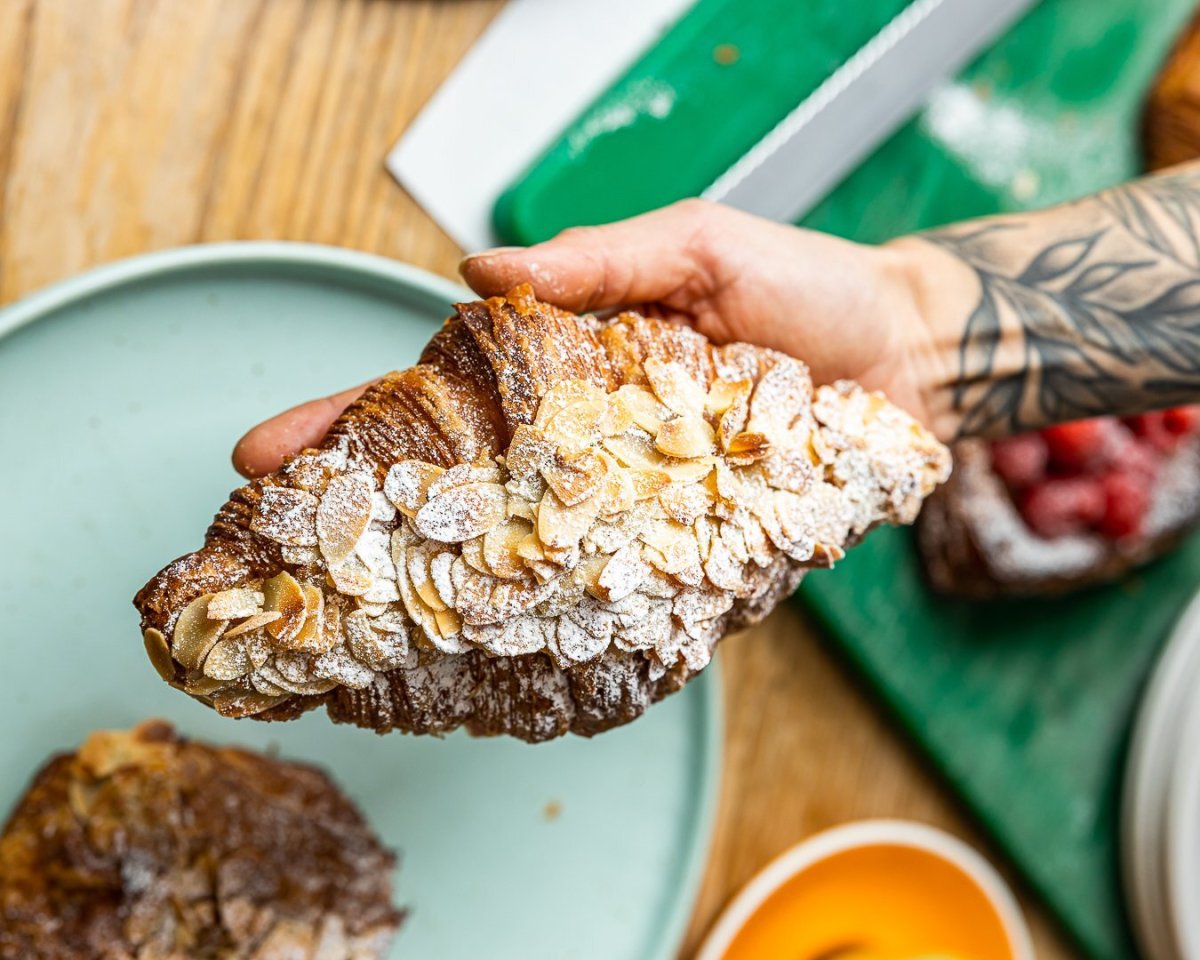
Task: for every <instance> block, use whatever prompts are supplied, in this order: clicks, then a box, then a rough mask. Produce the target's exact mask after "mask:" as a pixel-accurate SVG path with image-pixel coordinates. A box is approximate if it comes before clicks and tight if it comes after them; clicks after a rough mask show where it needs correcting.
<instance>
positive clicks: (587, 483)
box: [135, 287, 948, 741]
mask: <svg viewBox="0 0 1200 960" xmlns="http://www.w3.org/2000/svg"><path fill="white" fill-rule="evenodd" d="M457 309H458V313H457V315H456V316H455V317H453V318H451V319H450V320H449V321H447V324H446V325H445V327H443V329H442V330H441V331H440V332H439V333H438V334H437V335H436V336H435V337H434V339H433V340H432V342H431V343H430V344H429V346H428V347H427V348H426V349H425V351H424V352H423V354H422V358H421V363H420V364H418V365H417V366H416V367H413V368H410V369H408V370H405V371H402V372H399V373H395V374H391V375H389V376H388V377H385V378H384V379H383V380H382V381H380V382H379V383H378V384H377V385H376V386H374V387H372V388H371V389H370V390H368V391H367V392H366V393H365V394H364V395H363V396H362V398H360V399H359V400H358V401H356V402H355V403H354V404H353V405H352V406H351V407H350V408H349V409H348V410H347V411H346V412H345V413H344V414H343V416H342V417H341V418H340V419H339V420H338V422H337V423H336V424H335V425H334V427H333V428H332V430H331V431H330V433H329V436H328V437H327V438H326V440H325V441H324V443H323V444H322V447H321V449H320V450H310V451H305V452H303V453H301V454H300V455H298V456H296V457H294V458H292V459H291V460H289V461H288V462H287V463H286V464H285V465H284V467H283V468H282V469H281V470H280V471H279V472H277V473H276V474H273V475H271V476H269V477H267V478H264V479H263V480H260V481H255V482H254V483H252V484H250V485H249V486H247V487H244V488H242V489H241V490H238V491H235V493H234V494H233V496H232V498H231V500H230V502H229V503H228V504H226V506H225V507H224V508H223V509H222V511H221V512H220V514H219V515H218V518H217V520H216V522H214V524H213V525H212V527H211V528H210V529H209V532H208V536H207V538H206V544H205V546H204V547H203V548H202V549H201V550H200V551H198V552H197V553H195V554H191V555H189V556H187V557H183V558H181V559H180V560H177V561H176V562H175V563H173V564H171V565H170V566H168V567H167V568H166V569H165V570H164V571H162V572H161V573H160V574H159V575H158V576H156V577H155V578H154V579H153V580H151V582H150V583H149V584H147V585H146V587H145V588H143V590H142V591H141V592H140V593H139V594H138V596H137V598H136V599H135V604H136V606H137V607H138V609H139V611H140V612H141V614H142V626H143V630H144V631H146V643H147V649H148V650H149V651H150V652H151V655H152V659H154V660H155V662H156V663H157V664H159V668H160V670H161V672H163V673H164V675H165V676H166V677H167V679H169V680H170V681H171V682H173V683H175V684H176V685H178V686H181V687H182V688H184V689H185V690H187V692H189V693H191V694H193V695H194V696H197V697H199V698H201V699H203V700H205V702H209V703H211V704H212V705H213V706H215V707H216V708H217V709H218V710H219V711H221V712H222V713H224V714H226V715H229V716H247V715H254V716H257V717H259V718H260V719H290V718H292V717H294V716H297V715H299V714H300V713H302V712H303V711H305V710H308V709H312V708H313V707H316V706H321V705H324V706H326V707H327V709H328V711H329V713H330V716H331V717H332V718H333V719H334V720H336V721H339V722H350V723H355V724H358V725H360V726H365V727H370V728H372V729H375V730H377V731H380V732H384V731H388V730H403V731H409V732H419V733H435V734H440V733H445V732H448V731H450V730H453V729H455V728H457V727H459V726H466V727H467V728H468V729H469V730H471V731H472V732H474V733H478V734H497V733H508V734H512V735H515V736H518V737H521V738H522V739H526V740H531V741H537V740H545V739H549V738H552V737H556V736H560V735H562V734H563V733H565V732H568V731H570V732H575V733H580V734H584V735H590V734H594V733H597V732H600V731H602V730H605V729H608V728H609V727H612V726H616V725H618V724H621V723H625V722H627V721H628V720H630V719H632V718H634V717H635V716H637V715H638V714H640V713H641V712H642V711H643V710H645V708H646V707H647V706H648V705H649V704H651V703H653V702H655V701H656V700H658V699H661V698H662V697H663V696H665V695H667V694H668V693H670V692H673V691H674V690H677V689H679V688H680V687H681V686H682V685H683V684H684V683H686V681H687V680H688V679H689V678H690V677H691V676H693V675H694V674H695V673H697V672H699V670H701V669H703V667H704V665H705V664H706V663H707V662H708V658H709V655H710V651H711V648H712V646H713V645H714V644H715V643H716V641H717V640H718V639H719V638H720V637H721V636H722V635H724V633H725V632H726V631H728V630H730V629H734V628H735V627H738V626H744V625H747V624H749V623H752V622H754V621H755V620H757V619H759V618H760V617H761V616H763V615H765V613H766V612H767V611H768V610H769V609H770V607H771V606H772V605H773V604H774V602H776V600H777V599H778V598H779V597H781V596H783V595H786V593H787V592H790V590H791V589H792V588H793V587H794V586H795V584H796V583H797V581H798V580H799V578H800V577H801V576H802V574H803V572H804V570H805V569H808V568H810V567H813V566H828V565H829V564H831V563H832V562H833V560H835V559H836V558H837V557H838V556H840V555H841V551H842V549H843V548H844V547H845V546H847V545H848V544H849V543H852V542H854V541H855V540H856V539H857V538H859V537H861V536H862V535H863V534H864V533H865V532H866V531H867V530H868V529H869V528H870V527H871V526H873V525H875V524H877V523H880V522H909V521H911V519H912V517H913V516H914V515H915V513H916V509H917V507H918V506H919V503H920V501H921V498H922V497H923V496H924V495H925V494H927V493H928V492H929V491H930V490H931V489H932V487H933V486H934V485H935V484H936V483H937V482H939V481H940V480H941V479H943V478H944V476H945V473H946V471H947V470H948V457H947V454H946V451H945V450H944V448H942V447H941V446H940V445H939V444H937V442H936V441H935V440H933V438H932V437H931V436H930V435H929V434H928V433H927V432H926V431H924V430H923V429H922V428H920V427H919V426H918V425H917V424H916V423H915V422H914V421H912V419H911V418H909V417H908V416H907V415H905V414H903V413H902V412H900V411H899V410H897V409H896V408H894V407H892V406H891V405H890V404H887V403H886V401H885V400H883V399H882V397H878V396H876V395H868V394H866V393H865V392H863V391H861V390H860V389H859V388H857V387H855V386H853V385H851V384H838V385H835V386H832V387H822V388H819V390H817V391H814V389H813V387H812V384H811V381H810V380H809V378H808V373H807V370H806V369H805V367H804V365H803V364H801V363H799V362H798V361H796V360H794V359H792V358H789V357H785V356H783V355H782V354H778V353H774V352H772V351H769V350H763V349H759V348H755V347H750V346H748V345H745V344H733V345H729V346H726V347H714V346H713V345H712V344H711V343H709V341H708V340H706V339H705V338H704V337H702V336H700V335H699V334H697V333H696V332H695V331H692V330H690V329H687V328H684V327H680V326H676V325H672V324H668V323H664V322H662V321H658V320H654V319H651V318H646V317H641V316H638V315H636V314H625V315H622V316H620V317H618V318H615V319H613V320H609V321H600V320H596V319H595V318H591V317H576V316H574V315H572V314H569V313H566V312H565V311H562V310H558V309H556V308H554V307H551V306H549V305H547V304H542V303H539V302H538V301H537V300H535V299H534V298H533V295H532V292H531V291H530V290H529V289H528V288H527V287H526V288H518V289H517V290H514V291H513V292H511V293H510V294H509V296H508V297H495V298H492V299H490V300H486V301H481V302H476V303H465V304H459V305H458V308H457ZM451 468H453V469H451ZM389 544H390V549H389ZM497 564H498V566H497ZM230 591H233V593H230ZM218 595H219V596H220V597H221V598H222V599H220V600H219V601H217V600H214V597H215V596H218ZM211 603H217V605H218V607H220V608H221V609H222V610H226V613H225V614H222V613H220V612H219V611H218V612H214V610H216V609H217V608H211V609H210V608H209V607H208V606H207V605H208V604H211ZM243 604H248V606H245V609H244V610H242V607H241V605H243ZM289 604H291V606H289ZM234 609H237V610H238V611H240V612H238V613H237V614H236V615H234V614H232V613H229V612H228V611H230V610H234ZM206 610H207V613H206ZM181 618H182V621H183V624H184V625H183V627H182V628H181V627H180V621H181ZM239 618H247V619H244V620H240V622H239ZM271 618H274V620H273V621H272V620H271ZM268 621H270V622H268ZM181 629H182V632H183V638H182V639H181V638H180V636H179V635H177V634H178V633H179V631H180V630H181ZM225 630H228V631H229V639H224V636H225V635H224V632H223V631H225ZM235 638H236V639H235ZM214 664H215V666H214Z"/></svg>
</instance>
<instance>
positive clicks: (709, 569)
mask: <svg viewBox="0 0 1200 960" xmlns="http://www.w3.org/2000/svg"><path fill="white" fill-rule="evenodd" d="M747 559H749V557H747ZM704 573H705V576H707V577H708V579H709V581H710V582H711V583H712V585H713V586H715V587H717V588H718V589H721V590H729V591H732V592H735V593H737V592H740V590H741V588H742V585H743V584H744V582H745V575H744V562H739V561H738V560H737V559H736V558H735V557H734V556H733V554H732V552H731V551H730V549H729V545H728V543H727V541H726V540H725V539H724V538H717V539H714V540H713V542H712V547H711V548H710V549H709V552H708V559H707V560H705V561H704Z"/></svg>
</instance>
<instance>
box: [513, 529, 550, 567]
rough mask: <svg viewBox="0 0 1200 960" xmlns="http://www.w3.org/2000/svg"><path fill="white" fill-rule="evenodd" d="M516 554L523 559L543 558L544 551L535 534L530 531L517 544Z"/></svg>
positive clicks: (544, 555)
mask: <svg viewBox="0 0 1200 960" xmlns="http://www.w3.org/2000/svg"><path fill="white" fill-rule="evenodd" d="M517 555H518V556H520V557H521V559H522V560H525V561H533V560H544V559H545V557H546V551H545V550H543V549H542V543H541V541H540V540H538V538H537V536H536V535H535V534H532V533H531V534H530V535H529V536H527V537H526V538H525V539H524V540H522V541H521V542H520V543H518V544H517Z"/></svg>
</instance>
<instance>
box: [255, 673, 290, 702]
mask: <svg viewBox="0 0 1200 960" xmlns="http://www.w3.org/2000/svg"><path fill="white" fill-rule="evenodd" d="M250 685H251V686H252V687H254V689H255V690H257V691H258V692H259V693H264V694H266V695H267V696H269V697H280V696H283V695H284V694H285V693H289V692H290V691H288V690H286V689H284V688H283V687H281V686H279V685H278V684H275V683H272V682H271V681H270V680H269V679H268V678H267V677H266V676H264V674H263V672H262V671H261V670H255V671H254V672H253V673H252V674H250Z"/></svg>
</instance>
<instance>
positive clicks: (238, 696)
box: [212, 690, 289, 719]
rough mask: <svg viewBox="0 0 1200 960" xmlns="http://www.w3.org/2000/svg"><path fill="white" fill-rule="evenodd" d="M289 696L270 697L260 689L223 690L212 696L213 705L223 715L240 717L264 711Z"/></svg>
mask: <svg viewBox="0 0 1200 960" xmlns="http://www.w3.org/2000/svg"><path fill="white" fill-rule="evenodd" d="M288 699H289V697H287V696H281V697H269V696H267V695H266V694H262V693H259V692H258V691H254V692H248V691H243V690H222V691H221V692H220V693H217V694H215V695H214V696H213V698H212V705H213V707H214V708H215V709H216V711H217V713H219V714H220V715H221V716H223V717H231V718H233V719H240V718H242V717H252V716H254V715H255V714H256V713H263V712H265V711H267V710H270V709H271V708H272V707H277V706H279V704H281V703H283V702H284V701H285V700H288Z"/></svg>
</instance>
